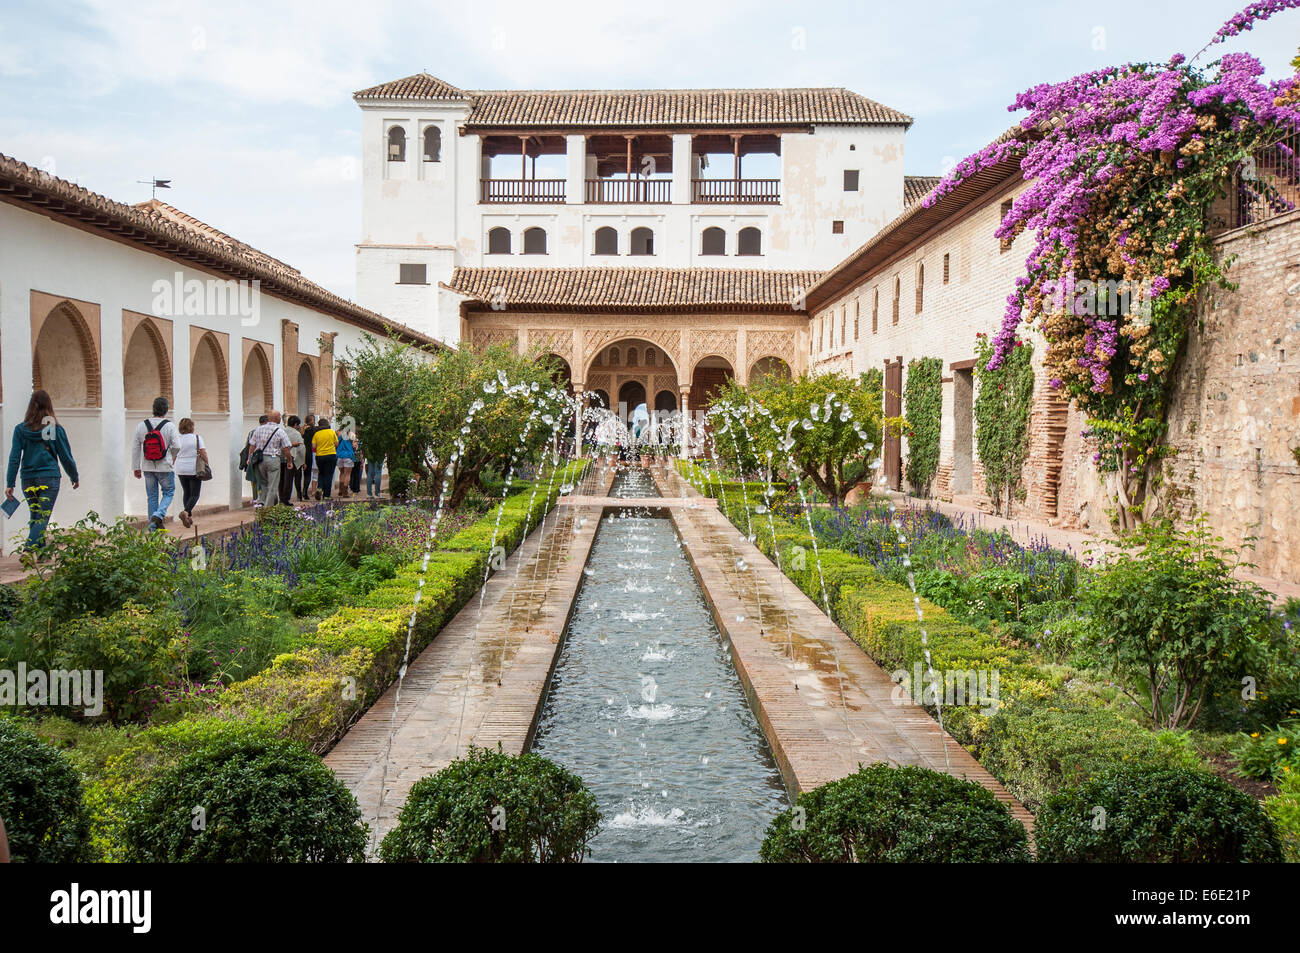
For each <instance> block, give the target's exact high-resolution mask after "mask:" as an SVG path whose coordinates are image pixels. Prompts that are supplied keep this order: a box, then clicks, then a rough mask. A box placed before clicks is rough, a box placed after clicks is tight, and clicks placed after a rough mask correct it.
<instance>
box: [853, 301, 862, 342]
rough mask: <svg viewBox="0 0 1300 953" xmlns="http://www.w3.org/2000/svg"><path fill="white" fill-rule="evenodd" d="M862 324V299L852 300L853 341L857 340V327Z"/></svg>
mask: <svg viewBox="0 0 1300 953" xmlns="http://www.w3.org/2000/svg"><path fill="white" fill-rule="evenodd" d="M861 322H862V299H861V298H854V299H853V340H855V341H856V340H858V331H859V327H858V326H859V325H860V324H861Z"/></svg>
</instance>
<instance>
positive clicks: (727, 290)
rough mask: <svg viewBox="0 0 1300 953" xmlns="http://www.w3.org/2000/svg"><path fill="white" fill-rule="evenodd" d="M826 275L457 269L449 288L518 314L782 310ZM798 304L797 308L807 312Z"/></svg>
mask: <svg viewBox="0 0 1300 953" xmlns="http://www.w3.org/2000/svg"><path fill="white" fill-rule="evenodd" d="M821 275H822V273H821V272H819V271H760V270H757V269H747V268H457V269H456V270H455V272H453V274H452V277H451V281H450V282H449V283H448V284H447V285H446V286H445V287H447V288H449V289H451V290H452V291H455V292H458V293H459V294H462V295H465V296H466V297H467V298H468V299H469V300H470V301H471V302H475V303H478V304H482V305H484V306H489V307H490V306H493V305H504V306H506V307H507V308H515V309H526V308H530V307H531V308H540V309H552V308H600V309H604V310H625V311H635V310H638V309H674V310H675V309H695V310H742V309H747V310H757V309H767V310H773V309H782V310H784V309H787V308H791V306H792V302H794V301H795V298H796V295H797V294H798V293H799V291H800V290H801V289H806V288H809V287H811V286H812V285H813V284H814V283H815V282H816V281H817V280H818V279H819V278H820V277H821ZM799 303H800V307H798V308H796V309H795V310H799V311H802V310H803V309H802V302H799Z"/></svg>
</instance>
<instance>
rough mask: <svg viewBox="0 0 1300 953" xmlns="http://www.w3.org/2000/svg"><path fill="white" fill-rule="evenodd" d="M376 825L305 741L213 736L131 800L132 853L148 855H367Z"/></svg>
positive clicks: (256, 858)
mask: <svg viewBox="0 0 1300 953" xmlns="http://www.w3.org/2000/svg"><path fill="white" fill-rule="evenodd" d="M368 833H369V828H368V827H367V826H366V825H365V824H364V823H363V822H362V820H361V809H360V808H359V807H358V806H357V799H356V798H355V797H354V796H353V794H352V792H351V791H349V790H348V789H347V786H346V785H344V784H343V782H342V781H340V780H339V779H338V778H337V777H335V776H334V772H333V771H331V770H330V769H329V768H327V767H326V766H325V764H324V763H323V762H322V761H321V760H320V758H318V757H317V756H316V755H314V754H312V753H311V752H310V751H308V750H307V749H306V748H305V747H303V746H302V745H300V744H298V743H296V742H293V741H288V740H286V739H283V738H255V737H245V738H239V739H231V738H224V739H209V740H208V742H207V743H206V744H204V745H202V746H201V747H200V748H199V750H197V751H195V752H192V753H191V754H188V755H186V756H185V757H183V758H181V759H180V761H178V762H177V763H176V764H174V765H172V766H170V767H168V768H167V769H165V770H164V771H162V772H161V773H160V774H159V775H158V777H157V778H156V779H154V781H153V782H152V783H151V784H150V785H149V786H148V788H147V789H145V790H144V791H142V792H141V794H140V796H139V797H138V798H137V799H136V800H135V801H134V803H133V804H132V805H131V807H130V809H129V811H128V814H127V821H126V854H127V859H128V860H131V861H137V862H147V863H159V862H162V863H261V864H266V863H342V862H347V861H355V862H358V863H359V862H361V861H364V860H365V850H366V839H367V835H368Z"/></svg>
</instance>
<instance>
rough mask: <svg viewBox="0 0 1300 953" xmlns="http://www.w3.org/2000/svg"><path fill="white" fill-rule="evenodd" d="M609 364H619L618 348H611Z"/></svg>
mask: <svg viewBox="0 0 1300 953" xmlns="http://www.w3.org/2000/svg"><path fill="white" fill-rule="evenodd" d="M609 363H611V364H617V363H618V348H616V347H611V348H610V349H609Z"/></svg>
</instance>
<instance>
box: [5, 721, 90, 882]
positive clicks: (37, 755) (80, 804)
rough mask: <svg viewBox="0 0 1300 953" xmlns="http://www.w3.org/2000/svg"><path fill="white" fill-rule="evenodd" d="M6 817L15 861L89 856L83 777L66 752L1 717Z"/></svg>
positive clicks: (39, 860)
mask: <svg viewBox="0 0 1300 953" xmlns="http://www.w3.org/2000/svg"><path fill="white" fill-rule="evenodd" d="M0 818H3V819H4V824H5V833H6V834H7V836H8V839H9V855H10V858H11V859H12V860H14V861H30V862H35V863H50V864H56V863H67V862H70V861H79V860H85V859H86V845H87V843H88V839H89V836H90V820H89V815H88V814H87V812H86V806H85V802H84V801H83V800H82V795H81V778H80V777H79V776H78V775H77V772H76V769H74V768H73V767H72V765H71V763H70V762H69V761H68V759H67V758H66V757H64V755H63V753H62V752H60V751H59V750H58V749H57V748H55V747H53V746H52V745H48V744H46V743H45V742H44V741H41V740H40V739H39V738H37V737H36V736H35V735H34V734H32V733H31V732H30V731H28V730H27V729H26V728H24V727H23V726H22V725H21V724H19V722H18V721H17V720H16V719H14V718H10V717H8V716H3V715H0Z"/></svg>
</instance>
